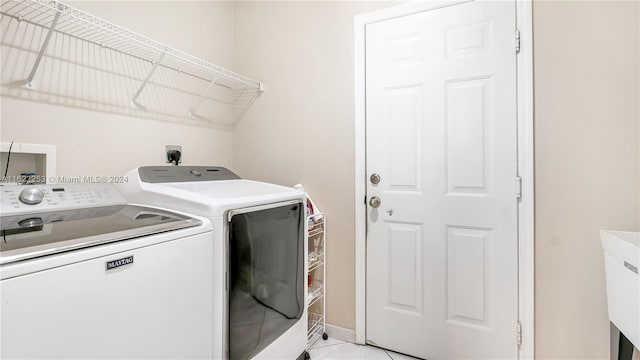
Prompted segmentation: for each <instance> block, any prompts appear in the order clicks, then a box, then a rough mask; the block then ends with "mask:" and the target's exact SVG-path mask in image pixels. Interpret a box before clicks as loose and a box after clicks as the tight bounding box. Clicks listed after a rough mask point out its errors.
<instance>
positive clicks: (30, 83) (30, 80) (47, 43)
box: [25, 10, 60, 89]
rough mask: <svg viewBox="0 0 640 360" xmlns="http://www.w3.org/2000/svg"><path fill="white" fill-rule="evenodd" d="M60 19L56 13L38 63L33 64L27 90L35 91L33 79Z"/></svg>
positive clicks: (41, 48)
mask: <svg viewBox="0 0 640 360" xmlns="http://www.w3.org/2000/svg"><path fill="white" fill-rule="evenodd" d="M34 11H35V10H34ZM59 19H60V13H56V16H55V17H54V18H53V23H51V27H50V28H49V31H48V32H47V36H46V37H45V38H44V42H43V43H42V46H41V47H40V52H39V53H38V56H37V57H36V61H35V62H34V63H33V67H32V68H31V72H30V73H29V76H28V77H27V83H26V85H25V87H26V88H27V89H33V78H34V76H36V71H38V67H39V66H40V61H42V57H43V56H44V52H45V51H47V47H48V46H49V40H51V35H53V31H54V30H55V28H56V25H57V24H58V20H59Z"/></svg>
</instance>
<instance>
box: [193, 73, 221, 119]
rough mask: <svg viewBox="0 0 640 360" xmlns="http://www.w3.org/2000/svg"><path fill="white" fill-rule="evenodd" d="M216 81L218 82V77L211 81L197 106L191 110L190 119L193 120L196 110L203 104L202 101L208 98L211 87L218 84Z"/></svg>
mask: <svg viewBox="0 0 640 360" xmlns="http://www.w3.org/2000/svg"><path fill="white" fill-rule="evenodd" d="M216 80H218V76H214V77H213V80H211V82H210V83H209V85H208V86H207V88H206V89H205V90H204V92H203V93H202V95H201V96H200V98H199V99H198V101H197V102H196V104H195V105H194V106H193V107H192V108H191V109H190V110H189V118H191V119H193V116H194V115H195V113H196V110H198V107H199V106H200V103H202V100H204V98H205V97H206V96H207V93H208V92H209V90H210V89H211V87H212V86H213V85H214V84H215V83H216Z"/></svg>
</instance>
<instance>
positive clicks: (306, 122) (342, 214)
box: [234, 1, 389, 329]
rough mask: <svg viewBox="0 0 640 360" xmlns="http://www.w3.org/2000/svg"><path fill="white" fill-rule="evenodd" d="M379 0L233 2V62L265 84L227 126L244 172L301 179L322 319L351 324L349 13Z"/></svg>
mask: <svg viewBox="0 0 640 360" xmlns="http://www.w3.org/2000/svg"><path fill="white" fill-rule="evenodd" d="M385 6H389V3H385V2H357V1H353V2H352V1H344V2H333V1H331V2H329V1H325V2H323V1H317V2H302V1H300V2H272V1H265V2H244V1H242V2H238V3H236V24H235V37H236V38H235V60H236V62H235V67H236V70H237V71H240V72H243V73H246V74H247V75H248V76H252V77H254V78H258V79H261V80H262V81H265V82H266V84H267V90H266V91H265V93H264V94H262V96H261V97H260V98H259V99H258V101H257V102H256V103H255V104H254V106H253V107H252V108H251V109H250V110H249V112H248V113H247V114H246V116H245V118H244V119H242V121H241V122H240V123H239V125H238V127H237V128H236V131H235V140H234V163H235V168H236V170H238V172H239V174H240V175H241V176H244V177H249V178H254V179H260V180H265V181H270V182H275V183H279V184H283V185H293V184H295V183H298V182H301V183H302V184H303V185H304V186H305V188H306V190H307V191H308V192H309V193H310V194H311V196H312V197H313V198H314V200H315V201H316V202H317V205H318V206H319V207H320V209H321V210H323V211H324V212H325V213H326V214H327V216H328V220H327V224H328V225H327V226H328V230H327V252H328V255H327V257H328V266H327V276H328V279H327V282H328V283H327V284H328V285H327V316H328V320H327V321H328V322H329V323H331V324H334V325H338V326H341V327H345V328H349V329H353V328H354V327H355V291H354V286H355V267H354V261H355V252H354V251H355V242H354V236H355V228H354V181H355V180H354V161H355V157H354V154H355V148H354V107H353V97H354V85H353V81H354V80H353V76H354V70H353V61H354V60H353V52H354V50H353V16H354V15H356V14H360V13H364V12H367V11H370V10H374V9H378V8H382V7H385Z"/></svg>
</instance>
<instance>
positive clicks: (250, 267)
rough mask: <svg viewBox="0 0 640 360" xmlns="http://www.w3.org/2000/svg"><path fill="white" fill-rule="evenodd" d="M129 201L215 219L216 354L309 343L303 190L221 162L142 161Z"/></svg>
mask: <svg viewBox="0 0 640 360" xmlns="http://www.w3.org/2000/svg"><path fill="white" fill-rule="evenodd" d="M127 179H128V182H127V183H125V184H120V185H119V189H120V191H122V192H123V193H124V194H125V195H126V196H127V198H128V199H129V200H131V201H133V202H135V203H139V204H145V205H152V206H158V207H161V208H165V209H170V210H176V211H182V212H185V213H189V214H195V215H197V216H202V217H205V218H207V219H209V220H210V221H211V223H212V225H213V233H212V240H213V251H214V254H215V260H214V268H213V274H214V278H213V283H212V284H213V293H214V297H213V308H214V315H213V316H214V329H213V334H214V338H213V339H214V358H223V359H228V358H230V359H232V360H236V359H248V358H251V359H296V358H301V357H304V355H305V350H306V344H307V336H306V334H307V310H306V293H307V281H306V279H307V269H306V266H305V264H306V254H307V241H306V226H307V224H306V221H305V204H306V196H305V194H304V192H302V191H300V190H297V189H294V188H288V187H283V186H278V185H273V184H267V183H263V182H257V181H251V180H245V179H240V178H239V177H238V176H237V175H235V174H234V173H232V172H231V171H229V170H227V169H225V168H221V167H204V166H199V167H188V166H159V167H140V168H137V169H133V170H131V171H130V172H129V173H128V174H127Z"/></svg>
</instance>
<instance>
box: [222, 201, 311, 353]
mask: <svg viewBox="0 0 640 360" xmlns="http://www.w3.org/2000/svg"><path fill="white" fill-rule="evenodd" d="M303 221H304V220H303V207H302V204H289V205H284V206H279V207H275V208H269V209H264V210H258V211H253V212H247V213H241V214H236V215H233V217H232V218H231V224H230V228H229V249H230V252H229V257H230V259H229V274H230V289H229V357H230V358H231V359H232V360H233V359H248V358H251V357H253V356H254V355H256V354H258V353H259V352H260V351H261V350H262V349H264V348H265V347H266V346H268V345H269V344H270V343H271V342H273V341H274V340H275V339H277V338H278V337H279V336H280V335H282V334H283V333H284V332H285V331H287V330H288V329H289V328H290V327H291V326H292V325H293V324H295V323H296V322H297V321H298V320H299V319H300V317H301V316H302V314H303V312H304V306H305V303H304V222H303Z"/></svg>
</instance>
